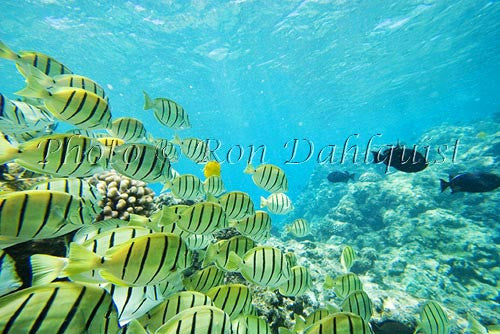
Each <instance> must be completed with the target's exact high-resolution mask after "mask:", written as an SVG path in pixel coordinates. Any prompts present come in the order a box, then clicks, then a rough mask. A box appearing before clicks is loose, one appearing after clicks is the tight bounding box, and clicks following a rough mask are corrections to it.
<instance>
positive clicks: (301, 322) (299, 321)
mask: <svg viewBox="0 0 500 334" xmlns="http://www.w3.org/2000/svg"><path fill="white" fill-rule="evenodd" d="M305 328H306V321H305V319H304V318H303V317H301V316H300V315H297V317H296V319H295V325H294V326H293V332H294V333H300V332H302V331H304V329H305Z"/></svg>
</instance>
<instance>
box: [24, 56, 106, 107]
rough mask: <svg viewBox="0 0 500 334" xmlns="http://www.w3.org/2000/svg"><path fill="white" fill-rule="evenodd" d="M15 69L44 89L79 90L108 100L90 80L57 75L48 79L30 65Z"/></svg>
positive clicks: (98, 86)
mask: <svg viewBox="0 0 500 334" xmlns="http://www.w3.org/2000/svg"><path fill="white" fill-rule="evenodd" d="M17 69H18V70H19V72H20V73H21V74H22V75H23V76H24V77H25V78H26V79H27V78H28V77H29V76H31V77H33V79H35V80H37V81H38V83H39V84H40V85H42V86H44V87H46V88H51V87H53V86H58V87H73V88H81V89H83V90H86V91H87V92H90V93H93V94H96V95H97V96H100V97H102V98H103V99H105V100H106V101H107V100H108V98H107V96H106V93H105V92H104V89H103V88H102V87H101V86H100V85H99V84H98V83H96V82H95V81H94V80H92V79H90V78H87V77H84V76H81V75H76V74H58V75H55V76H53V77H50V76H48V75H47V74H45V73H43V72H42V71H40V70H39V69H38V68H36V67H33V66H32V65H31V64H18V65H17Z"/></svg>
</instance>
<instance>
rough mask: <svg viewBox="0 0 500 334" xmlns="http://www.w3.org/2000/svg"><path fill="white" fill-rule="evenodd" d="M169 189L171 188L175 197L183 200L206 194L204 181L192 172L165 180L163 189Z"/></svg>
mask: <svg viewBox="0 0 500 334" xmlns="http://www.w3.org/2000/svg"><path fill="white" fill-rule="evenodd" d="M167 189H170V191H171V192H172V194H174V196H175V197H177V198H181V199H183V200H197V199H200V198H202V197H203V196H205V190H204V189H203V183H201V180H200V179H199V178H198V177H197V176H196V175H192V174H184V175H181V176H178V177H176V178H174V179H173V180H171V181H167V182H165V185H164V187H163V190H162V191H164V190H167Z"/></svg>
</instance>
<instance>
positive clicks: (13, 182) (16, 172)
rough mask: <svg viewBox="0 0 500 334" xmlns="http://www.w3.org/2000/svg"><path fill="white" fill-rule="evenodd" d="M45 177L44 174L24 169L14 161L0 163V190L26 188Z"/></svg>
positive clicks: (20, 189)
mask: <svg viewBox="0 0 500 334" xmlns="http://www.w3.org/2000/svg"><path fill="white" fill-rule="evenodd" d="M46 179H47V177H46V176H44V175H41V174H37V173H35V172H32V171H29V170H26V169H24V168H23V167H21V166H20V165H18V164H16V163H14V162H10V163H6V164H3V165H0V190H7V191H22V190H28V189H31V187H33V186H34V185H35V184H36V183H38V182H41V181H44V180H46Z"/></svg>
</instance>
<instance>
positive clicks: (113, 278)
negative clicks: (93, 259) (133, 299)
mask: <svg viewBox="0 0 500 334" xmlns="http://www.w3.org/2000/svg"><path fill="white" fill-rule="evenodd" d="M99 275H101V277H102V278H104V279H105V280H106V281H108V282H110V283H112V284H114V285H118V286H128V285H129V284H128V283H127V282H125V281H123V280H121V279H119V278H118V277H116V276H115V275H113V274H111V273H109V272H107V271H105V270H101V271H100V272H99Z"/></svg>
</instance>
